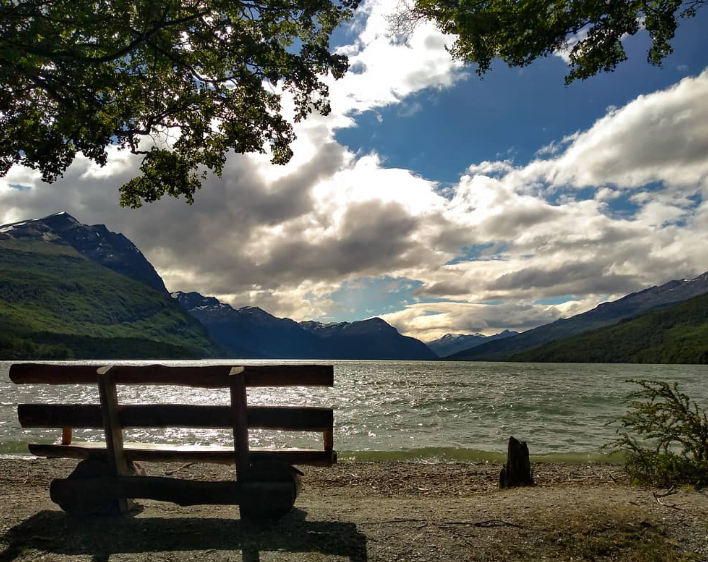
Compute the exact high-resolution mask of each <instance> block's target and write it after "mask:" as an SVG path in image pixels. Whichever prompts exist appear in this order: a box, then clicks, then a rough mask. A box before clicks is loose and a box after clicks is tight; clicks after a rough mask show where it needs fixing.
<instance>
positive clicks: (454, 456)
mask: <svg viewBox="0 0 708 562" xmlns="http://www.w3.org/2000/svg"><path fill="white" fill-rule="evenodd" d="M338 458H339V459H340V460H341V461H344V462H347V461H349V462H390V461H402V462H423V463H436V462H491V463H499V464H503V463H504V462H506V453H502V452H498V451H482V450H479V449H458V448H451V447H428V448H423V449H407V450H403V451H340V452H339V453H338ZM530 459H531V462H536V463H550V462H553V463H568V464H583V463H613V464H614V463H618V462H621V458H620V457H619V456H618V455H617V454H608V453H586V452H562V453H547V454H542V455H530Z"/></svg>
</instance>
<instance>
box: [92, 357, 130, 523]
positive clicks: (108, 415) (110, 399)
mask: <svg viewBox="0 0 708 562" xmlns="http://www.w3.org/2000/svg"><path fill="white" fill-rule="evenodd" d="M97 374H98V393H99V395H100V397H101V412H102V413H103V429H104V431H105V434H106V449H107V453H108V454H107V457H108V459H107V460H108V468H109V470H110V471H111V473H113V474H115V475H116V476H128V475H129V473H130V472H129V469H128V461H127V460H126V458H125V454H124V452H123V432H122V430H121V426H120V422H119V420H118V391H117V390H116V383H115V379H114V378H113V375H112V374H111V367H101V368H100V369H98V370H97ZM131 507H132V502H131V501H130V500H129V499H126V498H119V499H118V509H119V510H120V512H121V513H127V512H128V511H129V510H130V508H131Z"/></svg>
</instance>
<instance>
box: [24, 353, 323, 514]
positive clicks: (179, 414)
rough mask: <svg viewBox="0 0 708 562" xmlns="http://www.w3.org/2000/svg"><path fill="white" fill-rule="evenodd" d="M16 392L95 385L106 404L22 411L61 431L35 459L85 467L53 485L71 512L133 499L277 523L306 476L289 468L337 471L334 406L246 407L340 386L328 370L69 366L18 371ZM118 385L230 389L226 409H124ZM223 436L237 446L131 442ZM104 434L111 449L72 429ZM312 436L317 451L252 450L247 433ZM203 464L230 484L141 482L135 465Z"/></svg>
mask: <svg viewBox="0 0 708 562" xmlns="http://www.w3.org/2000/svg"><path fill="white" fill-rule="evenodd" d="M10 379H11V380H12V381H13V382H14V383H16V384H49V385H76V384H83V385H87V384H90V385H94V384H96V385H98V391H99V396H100V404H46V403H44V404H19V406H18V418H19V421H20V425H21V426H22V427H26V428H40V427H41V428H58V429H61V430H62V434H61V440H60V441H58V442H57V443H54V444H44V443H31V444H30V445H29V450H30V452H31V453H33V454H35V455H38V456H42V457H48V458H76V459H80V460H81V461H82V462H80V463H79V465H78V466H77V469H76V470H75V471H74V472H73V473H72V474H71V475H70V476H69V477H68V478H66V479H57V480H54V481H52V483H51V486H50V495H51V498H52V500H53V501H54V502H56V503H58V504H59V505H60V506H61V507H62V509H64V510H65V511H68V512H71V513H75V514H88V513H93V512H97V511H102V512H105V511H106V510H113V511H116V512H120V513H125V512H126V511H128V510H129V509H130V507H131V503H130V500H131V499H133V498H136V499H137V498H142V499H155V500H161V501H171V502H174V503H178V504H180V505H196V504H238V505H239V507H240V511H241V517H242V518H246V517H249V518H277V517H279V516H281V515H284V514H285V513H287V512H288V511H289V510H290V509H291V508H292V506H293V504H294V502H295V499H296V497H297V494H298V493H299V490H300V473H299V471H297V470H296V469H294V468H293V467H292V465H315V466H331V465H332V464H334V463H336V462H337V455H336V452H335V451H334V448H333V421H334V415H333V411H332V409H331V408H314V407H290V406H288V407H284V406H249V405H248V401H247V389H248V388H253V387H291V386H308V387H310V386H314V387H316V386H324V387H332V386H333V385H334V370H333V367H332V366H329V365H272V366H271V365H268V366H246V367H231V366H195V367H191V366H164V365H149V366H127V365H113V366H97V365H69V364H58V365H49V364H32V363H23V364H16V365H12V366H11V368H10ZM118 385H179V386H188V387H197V388H208V389H219V388H223V389H228V390H229V396H230V405H225V406H217V405H207V406H202V405H191V404H119V403H118V394H117V388H116V387H117V386H118ZM167 427H182V428H227V429H231V430H232V431H233V443H234V445H233V447H223V448H216V447H184V446H160V445H155V444H144V443H136V444H133V443H125V442H124V441H123V432H122V430H123V429H126V428H167ZM74 428H97V429H103V430H104V433H105V443H79V442H73V441H72V429H74ZM255 428H259V429H270V430H284V431H314V432H319V433H321V434H322V436H323V438H322V447H321V448H320V449H317V450H293V449H275V450H254V449H251V448H250V447H249V442H248V441H249V436H248V432H249V429H255ZM138 461H152V462H174V461H178V462H206V463H220V464H232V465H234V466H235V468H236V478H235V480H231V481H222V482H213V481H194V480H182V479H177V478H168V477H151V476H144V475H141V474H140V473H139V472H140V470H139V469H137V472H136V465H135V464H134V463H135V462H138Z"/></svg>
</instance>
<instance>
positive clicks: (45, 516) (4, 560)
mask: <svg viewBox="0 0 708 562" xmlns="http://www.w3.org/2000/svg"><path fill="white" fill-rule="evenodd" d="M306 515H307V514H306V513H305V512H304V511H301V510H293V512H291V513H290V514H288V515H287V516H285V517H284V518H282V519H281V520H279V521H278V522H277V523H273V524H271V525H267V526H259V525H254V524H248V523H243V522H241V521H240V520H237V519H236V520H234V519H221V518H204V517H182V518H161V517H149V518H148V517H146V518H136V517H120V518H112V517H92V518H83V519H81V518H74V517H70V516H67V515H66V514H64V513H63V512H60V511H41V512H39V513H37V514H36V515H34V516H32V517H30V518H29V519H27V520H26V521H23V522H22V523H20V524H19V525H16V526H15V527H13V528H12V529H10V530H9V531H8V532H7V533H6V534H5V535H4V536H3V537H2V542H3V543H4V544H5V545H6V547H5V550H4V551H2V552H0V562H10V561H12V560H16V559H17V558H19V557H21V556H22V555H23V554H25V553H27V552H28V551H30V550H37V551H41V552H47V553H52V554H61V555H67V556H77V555H88V556H91V557H92V560H93V561H94V562H107V561H108V560H109V559H110V557H111V555H112V554H138V553H151V552H173V553H179V552H191V553H198V552H200V551H201V552H203V553H204V554H205V556H204V558H206V557H207V555H208V554H209V553H214V552H217V551H240V552H241V556H242V560H243V562H258V561H259V560H260V553H261V552H267V551H286V552H293V553H301V552H316V553H321V554H327V555H336V556H344V557H347V558H348V559H349V560H350V561H352V562H366V559H367V558H366V537H365V535H363V534H362V533H360V532H359V531H358V530H357V527H356V525H354V524H353V523H338V522H318V521H306V519H305V518H306Z"/></svg>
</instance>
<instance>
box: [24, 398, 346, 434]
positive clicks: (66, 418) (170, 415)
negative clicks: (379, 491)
mask: <svg viewBox="0 0 708 562" xmlns="http://www.w3.org/2000/svg"><path fill="white" fill-rule="evenodd" d="M17 417H18V419H19V421H20V425H21V426H22V427H56V428H65V427H73V428H83V429H88V428H94V429H100V428H102V427H103V418H102V414H101V407H100V406H99V405H98V404H20V405H19V406H18V408H17ZM333 419H334V414H333V411H332V409H331V408H316V407H304V406H303V407H298V406H248V410H247V420H248V427H249V428H251V429H274V430H283V431H318V432H320V431H322V432H324V431H327V430H329V429H331V427H332V423H333ZM118 421H119V423H120V426H121V427H122V428H124V429H125V428H139V427H191V428H224V429H228V428H232V427H233V423H234V419H233V410H232V408H231V406H198V405H183V404H123V405H119V406H118Z"/></svg>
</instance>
